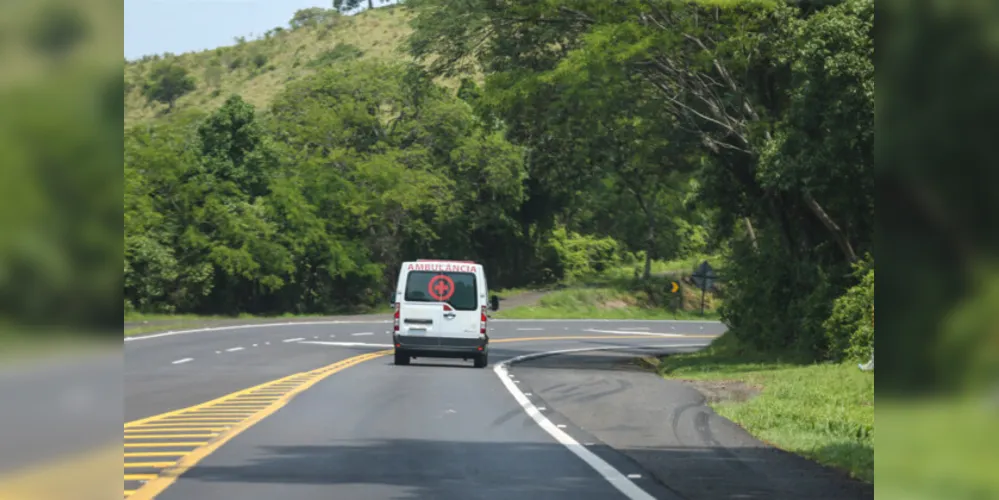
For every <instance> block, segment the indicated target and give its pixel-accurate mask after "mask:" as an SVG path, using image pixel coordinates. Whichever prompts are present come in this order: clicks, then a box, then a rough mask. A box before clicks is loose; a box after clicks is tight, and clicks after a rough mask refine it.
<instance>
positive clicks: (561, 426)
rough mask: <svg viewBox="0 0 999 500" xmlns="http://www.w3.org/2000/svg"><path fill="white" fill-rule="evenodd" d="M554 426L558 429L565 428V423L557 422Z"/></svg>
mask: <svg viewBox="0 0 999 500" xmlns="http://www.w3.org/2000/svg"><path fill="white" fill-rule="evenodd" d="M555 427H558V428H559V429H565V424H558V425H556V426H555Z"/></svg>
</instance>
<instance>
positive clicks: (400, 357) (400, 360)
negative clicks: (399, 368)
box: [395, 351, 409, 365]
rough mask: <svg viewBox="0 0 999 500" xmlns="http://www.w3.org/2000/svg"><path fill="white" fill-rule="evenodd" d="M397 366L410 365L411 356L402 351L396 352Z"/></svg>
mask: <svg viewBox="0 0 999 500" xmlns="http://www.w3.org/2000/svg"><path fill="white" fill-rule="evenodd" d="M395 364H397V365H408V364H409V354H406V353H405V352H401V351H395Z"/></svg>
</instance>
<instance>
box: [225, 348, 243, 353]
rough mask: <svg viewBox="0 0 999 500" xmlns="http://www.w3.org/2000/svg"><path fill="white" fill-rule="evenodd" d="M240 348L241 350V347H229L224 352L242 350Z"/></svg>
mask: <svg viewBox="0 0 999 500" xmlns="http://www.w3.org/2000/svg"><path fill="white" fill-rule="evenodd" d="M242 350H243V348H242V347H230V348H228V349H226V350H225V352H236V351H242Z"/></svg>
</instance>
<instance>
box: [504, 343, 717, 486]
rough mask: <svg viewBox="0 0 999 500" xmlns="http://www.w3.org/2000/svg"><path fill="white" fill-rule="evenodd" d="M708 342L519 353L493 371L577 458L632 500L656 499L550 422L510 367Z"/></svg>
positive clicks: (690, 345)
mask: <svg viewBox="0 0 999 500" xmlns="http://www.w3.org/2000/svg"><path fill="white" fill-rule="evenodd" d="M706 345H707V344H696V345H694V344H670V345H655V346H645V345H643V346H614V347H584V348H579V349H564V350H559V351H547V352H539V353H533V354H525V355H523V356H517V357H516V358H513V359H508V360H505V361H501V362H500V363H499V364H497V365H496V366H495V367H494V368H493V371H494V372H495V373H496V376H497V377H499V379H500V381H501V382H503V385H504V386H505V387H506V390H507V391H509V392H510V394H511V395H512V396H513V399H515V400H516V401H517V403H519V404H520V406H521V407H522V408H523V409H524V411H525V412H527V415H528V416H530V417H531V418H532V419H534V421H535V422H537V424H538V425H539V426H540V427H541V428H542V429H544V430H545V432H547V433H548V434H550V435H551V436H552V437H553V438H555V440H556V441H558V442H559V443H561V444H562V445H563V446H565V447H566V448H568V449H569V451H571V452H572V453H574V454H575V455H576V456H577V457H579V458H580V459H582V460H583V461H584V462H586V463H587V464H588V465H589V466H590V467H592V468H593V470H595V471H596V472H597V473H598V474H600V475H601V476H603V478H604V479H606V480H607V481H608V482H609V483H610V484H611V485H612V486H614V487H615V488H617V490H618V491H620V492H621V493H623V494H624V495H625V496H626V497H628V498H629V499H631V500H655V497H653V496H652V495H649V494H648V493H647V492H646V491H645V490H643V489H642V488H640V487H638V485H636V484H635V483H633V482H632V481H631V479H628V477H627V476H625V475H624V474H622V473H621V471H619V470H617V469H615V468H614V467H613V466H612V465H610V464H608V463H607V462H606V461H604V459H602V458H600V457H599V456H597V455H596V454H595V453H593V452H592V451H590V450H588V449H587V448H586V447H585V446H583V445H581V444H579V442H578V441H576V440H575V439H573V437H572V436H570V435H569V434H567V433H566V432H565V431H563V430H562V429H559V428H558V427H557V426H556V425H555V424H553V423H552V422H551V420H548V418H547V417H545V416H544V415H543V414H542V413H541V411H540V410H538V408H537V407H536V406H534V403H531V400H530V399H527V396H525V395H524V393H523V391H521V390H520V388H519V387H517V385H516V384H514V383H513V381H512V380H511V379H510V376H509V372H508V369H507V367H508V366H509V365H511V364H514V363H519V362H521V361H525V360H528V359H533V358H540V357H545V356H554V355H557V354H566V353H572V352H583V351H604V350H613V349H635V348H636V347H637V348H641V349H648V348H669V347H697V346H706Z"/></svg>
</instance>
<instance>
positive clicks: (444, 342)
mask: <svg viewBox="0 0 999 500" xmlns="http://www.w3.org/2000/svg"><path fill="white" fill-rule="evenodd" d="M392 343H393V344H394V345H395V346H396V347H395V350H396V351H404V352H406V353H408V354H412V355H413V356H426V357H433V358H451V357H455V358H462V357H467V356H469V355H474V354H478V353H480V352H487V351H488V350H489V339H488V338H484V339H480V338H460V337H459V338H454V337H424V336H415V335H412V336H411V335H393V336H392Z"/></svg>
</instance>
